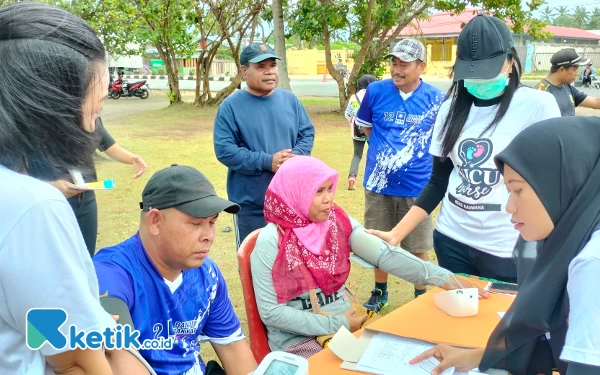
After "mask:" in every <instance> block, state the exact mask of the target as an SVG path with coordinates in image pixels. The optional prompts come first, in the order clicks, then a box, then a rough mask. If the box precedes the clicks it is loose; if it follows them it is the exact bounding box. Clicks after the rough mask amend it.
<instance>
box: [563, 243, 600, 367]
mask: <svg viewBox="0 0 600 375" xmlns="http://www.w3.org/2000/svg"><path fill="white" fill-rule="evenodd" d="M598 275H600V231H597V232H595V233H594V234H593V235H592V238H591V239H590V241H589V242H588V243H587V245H585V247H584V248H583V250H581V252H580V253H579V255H577V257H575V259H573V260H572V261H571V264H570V265H569V281H568V282H567V291H568V293H569V305H570V311H569V329H568V331H567V339H566V341H565V346H564V348H563V351H562V354H561V356H560V358H561V359H562V360H563V361H568V362H578V363H583V364H586V365H592V366H600V288H598Z"/></svg>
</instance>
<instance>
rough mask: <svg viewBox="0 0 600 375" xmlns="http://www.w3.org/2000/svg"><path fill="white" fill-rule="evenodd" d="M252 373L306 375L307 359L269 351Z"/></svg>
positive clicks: (255, 374) (260, 374)
mask: <svg viewBox="0 0 600 375" xmlns="http://www.w3.org/2000/svg"><path fill="white" fill-rule="evenodd" d="M252 375H308V361H307V360H306V358H303V357H300V356H297V355H295V354H290V353H286V352H271V353H269V354H267V356H266V357H265V358H264V359H263V360H262V362H261V363H260V365H258V368H257V369H256V370H254V372H253V373H252Z"/></svg>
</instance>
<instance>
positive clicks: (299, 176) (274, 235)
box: [250, 156, 485, 357]
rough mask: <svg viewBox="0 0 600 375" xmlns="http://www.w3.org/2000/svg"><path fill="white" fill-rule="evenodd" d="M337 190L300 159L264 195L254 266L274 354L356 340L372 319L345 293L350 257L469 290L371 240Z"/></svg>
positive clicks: (320, 169) (326, 170) (327, 176)
mask: <svg viewBox="0 0 600 375" xmlns="http://www.w3.org/2000/svg"><path fill="white" fill-rule="evenodd" d="M337 182H338V173H337V172H336V171H335V170H334V169H332V168H330V167H328V166H327V165H325V163H323V162H322V161H320V160H319V159H316V158H313V157H310V156H296V157H294V158H292V159H290V160H288V161H286V162H285V163H284V164H283V165H282V166H281V168H280V169H279V171H278V172H277V173H276V174H275V177H273V180H272V181H271V183H270V185H269V188H268V190H267V194H266V196H265V219H266V220H267V223H269V224H267V226H266V227H265V228H264V229H263V230H262V231H261V233H260V235H259V236H258V239H257V241H256V246H255V249H254V251H253V252H252V255H251V258H250V259H251V265H252V282H253V285H254V292H255V293H256V304H257V306H258V311H259V313H260V317H261V319H262V321H263V323H264V324H265V326H266V327H267V334H268V338H269V346H270V348H271V350H284V351H287V352H291V353H294V354H297V355H301V356H305V357H308V356H310V355H312V354H315V353H316V352H318V351H320V350H322V349H323V346H322V345H323V343H324V342H325V341H324V338H325V337H329V335H332V334H334V333H336V332H337V331H338V329H340V327H342V326H345V327H346V328H347V329H349V330H350V331H352V332H354V331H356V330H358V329H359V328H360V327H361V326H362V324H363V322H364V321H365V319H366V318H367V315H365V314H364V311H362V312H360V313H357V308H362V306H361V305H360V303H358V302H356V301H354V303H352V302H351V300H349V298H351V296H350V295H349V294H347V290H346V281H347V279H348V276H349V273H350V260H349V257H350V251H353V252H354V253H355V254H356V255H358V256H359V257H361V258H362V259H364V260H365V261H366V262H368V263H370V264H372V265H375V266H377V267H379V268H380V269H381V270H382V271H385V272H387V273H390V274H392V275H395V276H397V277H400V278H403V279H405V280H407V281H409V282H411V283H419V285H426V284H427V285H437V286H440V287H443V288H446V289H455V288H457V287H461V286H466V287H471V283H470V282H468V281H467V280H462V281H461V280H458V279H456V278H455V276H454V275H453V274H452V273H451V272H449V271H447V270H445V269H443V268H440V267H438V266H436V265H434V264H433V263H430V262H425V261H423V260H421V259H419V258H417V257H415V256H414V255H412V254H410V253H408V252H406V251H404V250H402V249H400V248H394V247H391V246H390V245H389V244H386V243H384V242H383V241H381V240H380V239H379V238H377V237H375V236H372V235H368V234H366V233H365V232H364V228H363V227H362V226H361V225H360V224H359V223H358V222H356V221H355V220H354V219H351V218H350V217H348V215H346V213H345V212H344V210H342V209H341V208H340V207H338V206H336V205H335V204H334V203H333V198H334V195H335V192H336V187H337ZM481 294H482V296H485V293H483V292H481ZM353 306H355V307H356V308H353ZM362 310H365V309H364V308H362Z"/></svg>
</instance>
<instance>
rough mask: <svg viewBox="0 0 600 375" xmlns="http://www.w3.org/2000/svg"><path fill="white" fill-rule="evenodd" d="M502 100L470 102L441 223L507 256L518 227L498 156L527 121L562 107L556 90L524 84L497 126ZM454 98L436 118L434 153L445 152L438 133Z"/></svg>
mask: <svg viewBox="0 0 600 375" xmlns="http://www.w3.org/2000/svg"><path fill="white" fill-rule="evenodd" d="M499 107H500V105H494V106H490V107H475V106H474V105H473V106H471V111H470V113H469V117H468V118H467V121H466V123H465V125H464V128H463V132H462V134H461V135H460V138H459V139H458V141H457V142H456V144H455V146H454V148H453V149H452V152H451V153H450V155H449V157H450V159H452V163H454V170H453V171H452V173H451V174H450V180H449V183H448V190H447V192H446V195H445V196H444V199H443V201H442V209H441V211H440V214H439V216H438V219H437V223H436V229H437V230H438V231H440V232H441V233H443V234H444V235H446V236H448V237H450V238H452V239H454V240H456V241H459V242H461V243H464V244H465V245H468V246H471V247H473V248H475V249H478V250H481V251H484V252H486V253H489V254H492V255H495V256H499V257H503V258H508V257H511V256H512V251H513V247H514V245H515V242H516V240H517V237H518V234H519V232H518V231H516V230H515V229H514V227H513V225H512V224H511V223H510V216H511V215H510V214H508V213H507V212H506V209H505V208H506V203H507V201H508V192H507V190H506V187H505V186H504V179H503V177H502V175H501V174H500V172H499V171H498V169H496V165H495V164H494V157H495V156H496V155H497V154H498V153H499V152H501V151H502V150H504V148H506V146H507V145H508V144H509V143H510V141H511V140H512V139H513V138H514V137H515V136H516V135H517V134H519V133H520V132H521V131H522V130H523V129H525V128H527V127H528V126H530V125H532V124H534V123H536V122H539V121H542V120H546V119H549V118H553V117H560V110H559V108H558V105H557V104H556V100H555V99H554V97H553V96H552V94H550V93H547V92H544V91H538V90H534V89H532V88H529V87H520V88H519V89H517V91H516V92H515V94H514V97H513V100H512V101H511V104H510V106H509V108H508V111H507V112H506V114H505V115H504V117H503V118H502V120H501V121H500V122H499V123H498V124H496V125H495V128H494V130H493V131H492V132H491V133H490V132H486V134H483V135H482V132H483V131H484V130H485V128H487V127H488V126H489V124H490V123H491V122H492V120H493V119H494V117H495V116H496V112H497V110H498V108H499ZM449 109H450V100H449V101H446V102H444V103H443V104H442V106H441V107H440V111H439V113H438V116H437V118H436V121H435V126H434V131H433V136H432V139H431V147H430V148H429V153H430V154H431V155H434V156H442V154H441V153H442V140H441V139H439V135H440V133H441V131H442V126H443V124H444V121H445V120H446V117H447V115H448V111H449Z"/></svg>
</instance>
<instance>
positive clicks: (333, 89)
mask: <svg viewBox="0 0 600 375" xmlns="http://www.w3.org/2000/svg"><path fill="white" fill-rule="evenodd" d="M133 81H135V80H133V79H131V80H130V82H133ZM426 82H427V83H429V84H431V85H433V86H435V87H437V88H439V89H440V90H442V91H444V92H446V91H448V89H449V88H450V84H451V82H450V80H447V79H445V80H441V79H436V80H426ZM537 83H538V81H523V84H524V85H528V86H533V85H535V84H537ZM148 84H149V85H150V88H151V89H158V90H168V86H167V81H166V80H158V79H150V80H148ZM228 85H229V82H221V81H211V82H210V89H211V91H219V90H221V89H223V88H225V87H227V86H228ZM291 86H292V91H293V92H294V94H296V95H297V96H324V97H337V96H338V86H337V82H335V81H334V80H332V79H328V80H327V82H322V81H321V80H314V79H313V80H293V81H292V82H291ZM242 87H245V83H242ZM179 88H180V89H181V90H196V81H179ZM580 90H583V91H584V92H586V93H587V94H589V95H593V96H600V90H597V89H594V88H584V89H580Z"/></svg>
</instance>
